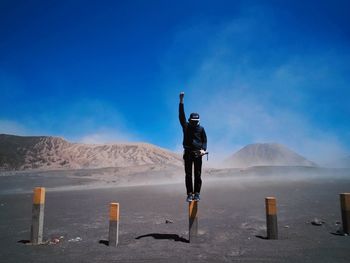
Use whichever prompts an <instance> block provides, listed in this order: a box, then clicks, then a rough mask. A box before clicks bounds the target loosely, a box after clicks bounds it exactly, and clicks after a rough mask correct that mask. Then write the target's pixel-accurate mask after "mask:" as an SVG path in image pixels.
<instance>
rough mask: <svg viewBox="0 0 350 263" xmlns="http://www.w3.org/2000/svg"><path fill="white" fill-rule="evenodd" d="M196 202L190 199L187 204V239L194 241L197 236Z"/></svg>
mask: <svg viewBox="0 0 350 263" xmlns="http://www.w3.org/2000/svg"><path fill="white" fill-rule="evenodd" d="M197 213H198V202H197V201H192V202H189V205H188V215H189V231H188V240H189V242H192V241H196V239H197V237H198V216H197Z"/></svg>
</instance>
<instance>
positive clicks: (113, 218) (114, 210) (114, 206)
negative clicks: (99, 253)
mask: <svg viewBox="0 0 350 263" xmlns="http://www.w3.org/2000/svg"><path fill="white" fill-rule="evenodd" d="M118 235H119V203H110V205H109V238H108V245H109V246H113V247H116V246H117V245H118Z"/></svg>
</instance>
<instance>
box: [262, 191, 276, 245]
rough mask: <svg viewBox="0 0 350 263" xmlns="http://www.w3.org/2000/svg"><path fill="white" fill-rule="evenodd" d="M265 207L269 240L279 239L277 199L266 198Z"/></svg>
mask: <svg viewBox="0 0 350 263" xmlns="http://www.w3.org/2000/svg"><path fill="white" fill-rule="evenodd" d="M265 206H266V227H267V239H278V227H277V208H276V198H275V197H266V198H265Z"/></svg>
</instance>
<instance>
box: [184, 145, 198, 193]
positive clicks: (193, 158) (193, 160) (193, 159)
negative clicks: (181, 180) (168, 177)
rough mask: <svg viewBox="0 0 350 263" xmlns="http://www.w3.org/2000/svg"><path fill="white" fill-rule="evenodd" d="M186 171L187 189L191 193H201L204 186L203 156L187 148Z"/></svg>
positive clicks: (185, 154)
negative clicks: (202, 174)
mask: <svg viewBox="0 0 350 263" xmlns="http://www.w3.org/2000/svg"><path fill="white" fill-rule="evenodd" d="M183 158H184V161H185V173H186V180H185V181H186V190H187V194H189V193H200V191H201V186H202V179H201V173H202V156H200V155H198V156H197V155H195V154H194V152H191V151H187V150H185V153H184V156H183ZM193 165H194V192H193V185H192V166H193Z"/></svg>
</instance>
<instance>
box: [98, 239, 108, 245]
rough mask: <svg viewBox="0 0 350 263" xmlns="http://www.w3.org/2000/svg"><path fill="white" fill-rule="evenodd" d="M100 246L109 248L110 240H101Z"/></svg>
mask: <svg viewBox="0 0 350 263" xmlns="http://www.w3.org/2000/svg"><path fill="white" fill-rule="evenodd" d="M98 243H99V244H102V245H105V246H109V241H108V240H100V241H98Z"/></svg>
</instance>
